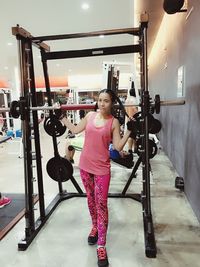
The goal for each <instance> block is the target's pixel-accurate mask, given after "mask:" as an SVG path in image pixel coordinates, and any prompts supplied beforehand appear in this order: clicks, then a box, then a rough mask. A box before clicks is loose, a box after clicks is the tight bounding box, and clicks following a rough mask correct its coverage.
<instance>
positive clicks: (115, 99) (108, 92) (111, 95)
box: [99, 88, 129, 118]
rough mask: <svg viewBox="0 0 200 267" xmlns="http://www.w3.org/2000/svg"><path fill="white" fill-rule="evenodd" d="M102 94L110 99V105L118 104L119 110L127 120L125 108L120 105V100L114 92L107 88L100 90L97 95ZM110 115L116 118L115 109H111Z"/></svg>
mask: <svg viewBox="0 0 200 267" xmlns="http://www.w3.org/2000/svg"><path fill="white" fill-rule="evenodd" d="M102 93H107V94H109V96H110V98H111V101H112V104H113V105H114V104H115V103H116V102H117V103H118V104H119V109H121V110H122V111H123V112H124V114H125V115H126V116H127V117H128V118H129V115H128V114H127V112H126V110H125V107H124V105H123V104H122V101H121V100H120V98H119V97H118V96H117V95H116V94H115V92H114V91H113V90H112V89H109V88H106V89H102V90H101V91H100V92H99V95H100V94H102ZM111 113H112V115H113V116H114V117H115V118H117V115H116V113H115V109H114V108H113V109H112V112H111Z"/></svg>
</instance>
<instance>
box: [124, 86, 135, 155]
mask: <svg viewBox="0 0 200 267" xmlns="http://www.w3.org/2000/svg"><path fill="white" fill-rule="evenodd" d="M132 87H133V88H131V89H130V90H129V95H128V96H127V99H126V101H125V105H132V106H131V107H126V112H127V114H128V115H129V117H130V118H132V117H133V116H134V115H135V114H136V113H137V112H138V108H137V107H136V106H135V105H137V104H138V101H137V98H136V93H135V87H134V83H133V86H132ZM125 125H126V124H125ZM135 138H136V136H135V135H134V134H133V133H131V135H130V136H129V138H128V142H127V144H128V152H129V153H133V150H135V149H136V142H135ZM132 149H133V150H132Z"/></svg>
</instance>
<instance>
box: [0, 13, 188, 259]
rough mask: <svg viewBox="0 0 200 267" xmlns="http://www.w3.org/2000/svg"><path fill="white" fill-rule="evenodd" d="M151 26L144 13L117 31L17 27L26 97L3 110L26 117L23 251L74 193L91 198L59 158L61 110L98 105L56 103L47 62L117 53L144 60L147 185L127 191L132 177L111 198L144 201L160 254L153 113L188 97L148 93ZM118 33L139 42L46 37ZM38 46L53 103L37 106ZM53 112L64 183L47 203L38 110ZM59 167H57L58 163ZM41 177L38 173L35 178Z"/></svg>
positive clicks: (148, 237)
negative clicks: (57, 47) (82, 42)
mask: <svg viewBox="0 0 200 267" xmlns="http://www.w3.org/2000/svg"><path fill="white" fill-rule="evenodd" d="M147 26H148V16H147V15H143V16H142V17H141V22H140V26H139V27H138V28H125V29H115V30H104V31H95V32H89V33H75V34H65V35H52V36H39V37H33V36H32V35H31V34H30V33H29V32H27V31H26V30H24V29H23V28H21V27H19V25H17V27H13V28H12V33H13V35H15V36H16V38H17V40H18V48H19V49H18V50H19V63H20V71H21V96H20V99H19V101H13V102H12V103H11V107H10V109H4V110H2V109H1V110H0V111H7V112H10V113H11V115H12V116H13V117H14V118H18V117H19V116H20V118H21V120H22V131H23V146H24V178H25V237H24V239H23V240H21V241H20V242H19V243H18V249H19V250H26V249H27V248H28V246H29V245H30V243H31V242H32V240H33V239H34V238H35V236H36V235H37V233H38V232H39V231H40V230H41V229H42V227H43V225H44V224H45V223H46V221H47V220H48V218H49V217H50V215H51V214H52V213H53V211H54V210H55V209H56V207H57V206H58V204H59V203H60V202H61V201H63V200H66V199H69V198H72V197H85V196H86V195H85V193H84V192H83V191H82V189H81V188H80V186H79V185H78V183H77V182H76V180H75V179H74V177H73V167H72V165H71V163H69V162H67V164H66V162H65V163H64V162H63V158H61V157H60V156H59V153H58V147H57V136H60V135H61V133H62V132H63V131H64V130H65V129H63V128H62V127H61V128H60V124H59V123H57V122H55V120H54V119H55V114H54V110H55V109H59V108H60V109H61V110H77V109H83V108H85V109H93V108H94V105H68V106H66V105H61V106H60V107H57V108H56V107H52V102H51V94H50V93H51V91H50V82H49V76H48V68H47V61H48V60H54V59H64V58H77V57H92V56H104V55H112V54H123V53H139V56H140V64H141V92H142V93H141V103H140V106H141V118H140V121H141V126H142V127H141V137H142V143H141V150H140V152H141V162H142V175H143V185H142V187H143V188H142V192H141V193H136V194H131V193H130V194H128V193H126V191H127V189H128V186H129V184H130V182H131V180H132V178H131V177H130V179H129V181H128V183H129V184H127V185H126V186H125V187H124V189H123V190H122V193H109V197H112V198H131V199H133V200H136V201H139V202H141V204H142V214H143V223H144V240H145V254H146V256H147V257H151V258H154V257H156V253H157V249H156V242H155V236H154V226H153V220H152V213H151V194H150V164H149V138H148V135H149V132H148V127H149V126H148V124H149V118H148V117H149V116H148V114H149V113H150V108H151V110H152V108H154V110H155V111H156V113H159V110H160V105H180V104H184V101H182V102H180V101H179V102H177V101H171V102H170V101H168V102H164V101H160V99H159V96H158V95H157V97H156V98H155V101H154V102H153V101H151V98H150V95H149V91H148V73H147ZM102 34H103V35H118V34H129V35H132V36H138V38H139V41H138V44H133V45H125V46H115V47H102V48H94V49H83V50H70V51H54V52H50V48H49V46H48V45H47V44H46V43H44V41H54V40H63V39H71V38H84V37H94V36H99V35H102ZM33 45H34V46H36V47H37V48H39V49H40V52H41V58H42V65H43V71H44V79H45V84H46V93H47V97H48V107H37V98H36V86H35V74H34V62H33V51H32V46H33ZM40 109H42V110H44V109H48V110H49V115H50V118H52V120H54V122H55V123H52V120H51V119H50V124H49V123H47V128H49V129H50V132H51V135H52V140H53V148H54V156H55V157H54V158H52V159H50V161H49V162H48V163H47V172H48V174H49V176H50V177H52V178H53V179H55V180H56V181H57V184H58V190H59V192H58V194H57V195H56V196H55V198H54V199H53V201H52V202H51V203H50V204H49V205H48V206H47V207H45V202H44V185H43V173H42V162H41V148H40V134H39V128H38V115H37V110H40ZM32 132H33V133H34V142H33V141H32V140H31V138H30V136H31V133H32ZM34 149H35V155H36V174H34V175H33V157H32V156H33V150H34ZM56 166H57V167H56ZM35 176H36V177H35ZM34 180H36V181H37V187H38V198H39V218H38V219H35V213H34V201H33V199H34V190H33V188H34V187H33V181H34ZM67 180H71V182H72V183H73V185H74V187H75V188H76V190H77V192H76V193H71V192H67V191H65V190H63V187H62V182H64V181H67Z"/></svg>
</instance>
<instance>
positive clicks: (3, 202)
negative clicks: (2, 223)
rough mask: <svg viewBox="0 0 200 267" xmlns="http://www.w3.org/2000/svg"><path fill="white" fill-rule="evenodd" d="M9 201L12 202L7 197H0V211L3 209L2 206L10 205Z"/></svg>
mask: <svg viewBox="0 0 200 267" xmlns="http://www.w3.org/2000/svg"><path fill="white" fill-rule="evenodd" d="M11 201H12V200H11V198H9V197H2V198H1V199H0V209H1V208H3V207H4V206H6V205H8V204H10V202H11Z"/></svg>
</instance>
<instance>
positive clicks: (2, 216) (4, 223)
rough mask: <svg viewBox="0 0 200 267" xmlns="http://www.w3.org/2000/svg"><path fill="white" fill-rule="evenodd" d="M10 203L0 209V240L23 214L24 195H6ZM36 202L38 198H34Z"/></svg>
mask: <svg viewBox="0 0 200 267" xmlns="http://www.w3.org/2000/svg"><path fill="white" fill-rule="evenodd" d="M3 195H5V196H6V197H10V198H11V199H12V202H11V203H10V204H9V205H7V206H5V207H3V208H1V209H0V240H1V239H2V238H3V237H4V236H5V235H6V234H7V233H8V232H9V231H10V230H11V229H12V228H13V227H14V226H15V224H16V223H17V222H18V221H19V220H20V219H21V218H22V217H23V216H24V213H25V195H24V194H6V193H4V194H3ZM37 201H38V196H36V197H35V198H34V203H36V202H37Z"/></svg>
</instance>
